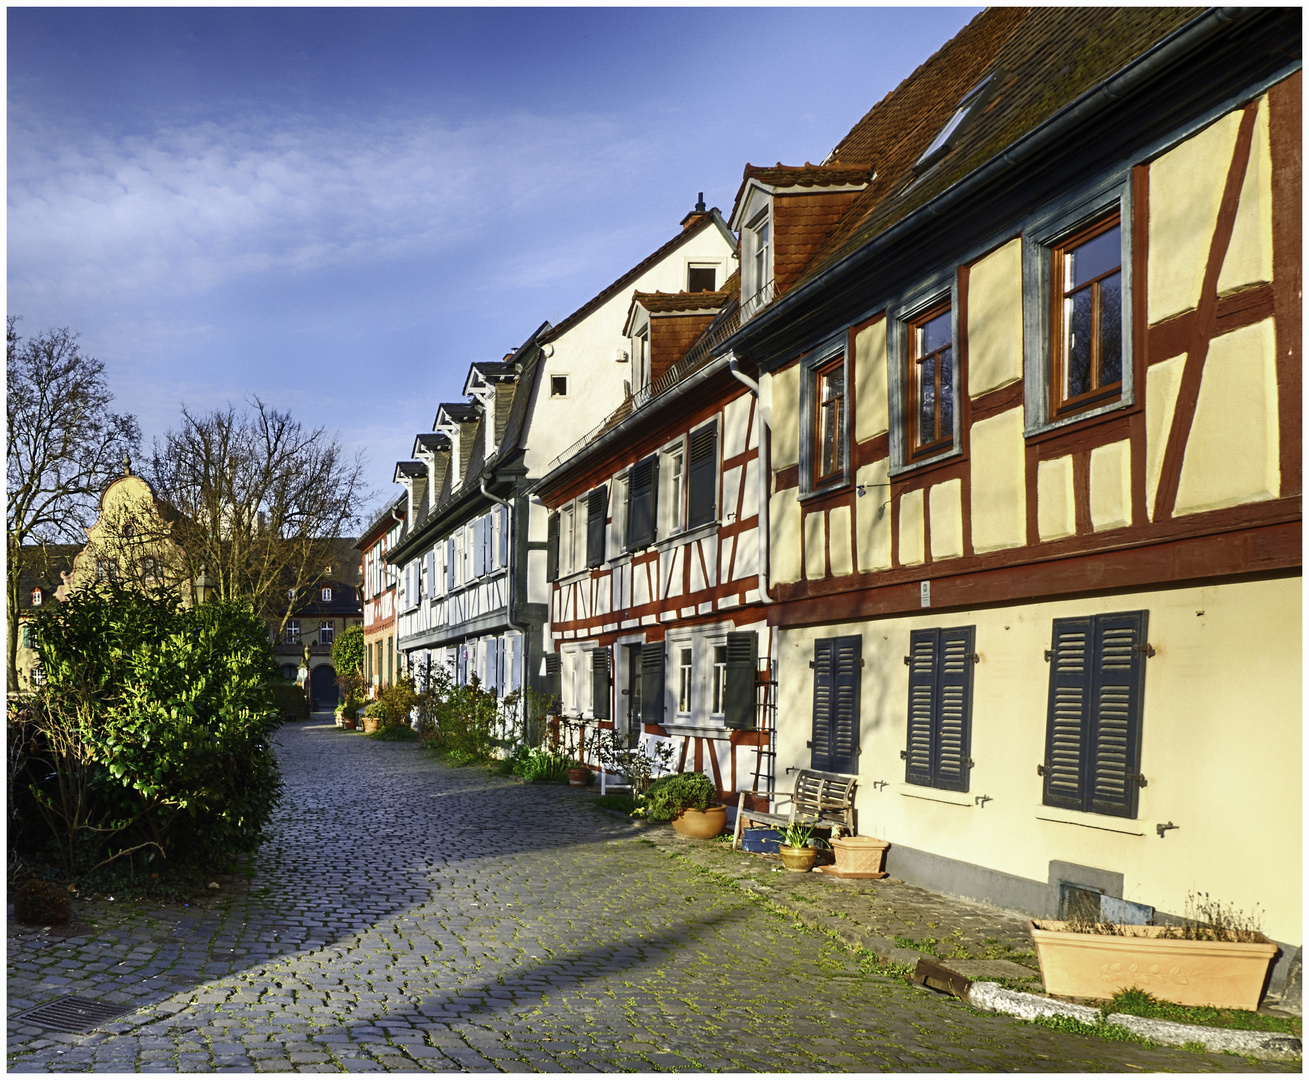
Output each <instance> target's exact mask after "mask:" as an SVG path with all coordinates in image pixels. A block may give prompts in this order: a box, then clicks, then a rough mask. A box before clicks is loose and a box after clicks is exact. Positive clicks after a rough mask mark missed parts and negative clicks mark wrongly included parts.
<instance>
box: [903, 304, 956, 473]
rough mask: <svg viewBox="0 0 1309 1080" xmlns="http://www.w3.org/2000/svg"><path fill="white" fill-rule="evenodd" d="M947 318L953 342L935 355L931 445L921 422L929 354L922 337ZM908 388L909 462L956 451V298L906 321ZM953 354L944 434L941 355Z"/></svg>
mask: <svg viewBox="0 0 1309 1080" xmlns="http://www.w3.org/2000/svg"><path fill="white" fill-rule="evenodd" d="M942 315H946V316H948V317H949V319H950V343H949V344H948V345H945V346H942V347H941V348H939V349H936V350H934V351H933V352H932V353H931V354H929V355H931V356H933V357H935V358H936V364H935V375H934V377H933V390H934V393H935V399H934V400H935V407H934V409H933V414H932V435H933V439H932V441H931V442H922V443H920V441H919V437H918V436H919V420H920V404H921V402H920V400H919V395H920V389H921V384H920V378H919V372H920V371H921V369H922V362H923V361H924V360H926V359H927V355H925V354H922V353H920V352H919V344H918V334H919V331H920V330H921V329H922V328H923V327H924V326H925V325H926V324H927V323H929V322H932V321H933V320H935V319H939V318H940V317H941V316H942ZM905 339H906V346H907V347H906V349H905V369H904V370H905V389H906V401H905V412H906V417H907V424H906V428H905V433H906V436H907V438H906V440H905V460H906V462H908V463H916V462H919V461H922V460H925V459H927V458H934V457H936V456H937V455H938V454H942V453H945V452H947V451H949V450H953V449H954V446H955V430H956V427H957V423H958V416H957V415H956V414H957V412H958V401H957V397H958V395H957V393H956V390H957V389H958V382H959V380H958V379H957V378H956V375H957V371H958V366H959V350H958V343H957V342H956V341H955V326H954V297H953V296H951V295H947V296H945V297H943V298H942V299H941V300H939V301H937V302H936V303H934V304H932V305H931V306H930V307H928V308H927V309H926V310H924V311H921V312H919V313H918V314H916V315H913V316H911V317H910V318H908V319H906V320H905ZM947 350H948V351H949V353H950V378H949V382H950V423H949V427H948V430H946V431H945V432H944V433H942V430H941V428H942V425H941V419H942V418H941V386H942V379H941V364H940V356H941V353H943V352H946V351H947Z"/></svg>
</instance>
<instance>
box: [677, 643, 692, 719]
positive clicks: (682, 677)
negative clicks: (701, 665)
mask: <svg viewBox="0 0 1309 1080" xmlns="http://www.w3.org/2000/svg"><path fill="white" fill-rule="evenodd" d="M694 655H695V654H694V650H693V649H692V647H691V646H690V645H679V646H677V715H678V716H679V717H683V716H684V717H688V718H689V717H690V715H691V706H692V704H693V703H692V700H691V699H692V697H693V695H694V693H695V686H694V672H695V666H694V664H693V663H692V659H693V657H694Z"/></svg>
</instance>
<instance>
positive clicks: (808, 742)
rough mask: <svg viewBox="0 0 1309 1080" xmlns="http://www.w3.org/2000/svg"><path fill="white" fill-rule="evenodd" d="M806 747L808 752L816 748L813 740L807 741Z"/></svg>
mask: <svg viewBox="0 0 1309 1080" xmlns="http://www.w3.org/2000/svg"><path fill="white" fill-rule="evenodd" d="M804 747H805V749H806V750H812V749H813V748H814V744H813V740H808V741H806V742H805V744H804Z"/></svg>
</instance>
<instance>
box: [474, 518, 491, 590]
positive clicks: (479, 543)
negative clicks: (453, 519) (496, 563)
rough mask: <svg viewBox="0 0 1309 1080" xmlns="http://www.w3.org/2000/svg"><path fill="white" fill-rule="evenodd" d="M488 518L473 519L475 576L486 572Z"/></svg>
mask: <svg viewBox="0 0 1309 1080" xmlns="http://www.w3.org/2000/svg"><path fill="white" fill-rule="evenodd" d="M487 524H488V522H487V519H486V518H475V519H474V520H473V577H481V576H482V575H483V574H485V573H486V570H487V567H486V526H487Z"/></svg>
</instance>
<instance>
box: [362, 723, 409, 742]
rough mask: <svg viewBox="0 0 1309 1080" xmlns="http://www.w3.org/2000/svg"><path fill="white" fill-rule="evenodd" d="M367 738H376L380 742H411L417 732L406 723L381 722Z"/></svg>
mask: <svg viewBox="0 0 1309 1080" xmlns="http://www.w3.org/2000/svg"><path fill="white" fill-rule="evenodd" d="M367 738H370V739H378V740H380V741H381V742H412V741H413V740H414V739H417V738H418V732H416V731H415V730H414V729H413V728H411V727H410V726H409V725H408V724H383V725H382V726H381V727H380V728H378V729H377V730H376V731H374V732H371V733H370V734H369V735H368V736H367Z"/></svg>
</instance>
